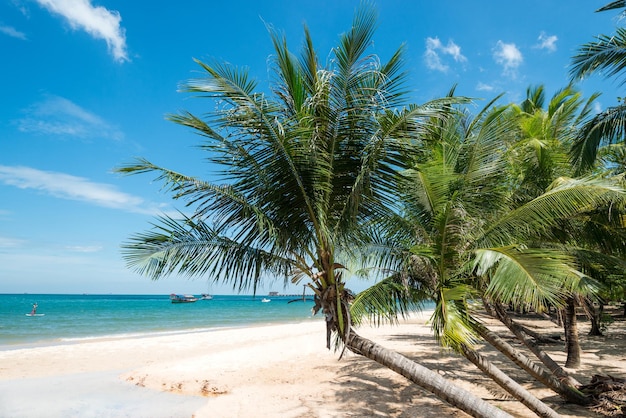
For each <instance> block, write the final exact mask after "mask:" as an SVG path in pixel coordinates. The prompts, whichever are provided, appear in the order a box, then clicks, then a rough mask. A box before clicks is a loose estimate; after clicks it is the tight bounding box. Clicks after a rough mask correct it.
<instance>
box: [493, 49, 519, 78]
mask: <svg viewBox="0 0 626 418" xmlns="http://www.w3.org/2000/svg"><path fill="white" fill-rule="evenodd" d="M493 59H494V60H495V61H496V63H498V64H500V65H502V67H503V69H504V73H505V74H509V75H515V70H516V69H517V67H519V66H520V65H521V64H522V62H524V57H523V56H522V53H521V52H520V50H519V49H517V46H515V44H507V43H505V42H502V41H498V43H497V44H496V47H495V48H494V50H493Z"/></svg>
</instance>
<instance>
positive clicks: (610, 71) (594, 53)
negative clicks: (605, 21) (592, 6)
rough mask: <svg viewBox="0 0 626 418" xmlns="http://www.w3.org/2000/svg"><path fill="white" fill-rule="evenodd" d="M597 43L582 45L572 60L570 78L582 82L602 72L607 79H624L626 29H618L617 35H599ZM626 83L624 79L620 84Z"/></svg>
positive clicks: (625, 67)
mask: <svg viewBox="0 0 626 418" xmlns="http://www.w3.org/2000/svg"><path fill="white" fill-rule="evenodd" d="M596 40H597V41H596V42H590V43H586V44H584V45H582V46H581V47H580V48H579V49H578V54H577V55H575V56H574V57H573V58H572V66H571V69H570V77H571V78H572V80H580V79H583V78H585V77H586V76H588V75H590V74H592V73H596V72H602V73H603V74H602V75H603V76H604V77H606V78H610V77H615V76H619V77H620V78H621V77H622V74H624V69H626V28H617V29H616V32H615V35H613V36H608V35H599V36H597V37H596ZM624 82H626V78H625V79H623V80H622V81H621V82H620V84H623V83H624Z"/></svg>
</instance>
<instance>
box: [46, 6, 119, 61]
mask: <svg viewBox="0 0 626 418" xmlns="http://www.w3.org/2000/svg"><path fill="white" fill-rule="evenodd" d="M37 2H38V3H39V4H41V5H42V6H44V7H45V8H46V9H48V10H49V11H50V12H51V13H55V14H58V15H61V16H63V17H64V18H65V19H66V20H67V21H68V23H69V24H70V26H71V27H72V29H82V30H84V31H85V32H87V33H88V34H90V35H91V36H93V37H94V38H97V39H103V40H104V41H105V42H106V43H107V46H108V48H109V52H110V53H111V54H112V55H113V57H114V58H115V60H116V61H119V62H123V61H128V53H127V52H126V31H125V30H124V28H122V27H121V26H120V22H121V21H122V17H121V16H120V14H119V12H117V11H115V10H113V11H110V10H107V9H106V8H104V7H102V6H93V5H92V4H91V0H37Z"/></svg>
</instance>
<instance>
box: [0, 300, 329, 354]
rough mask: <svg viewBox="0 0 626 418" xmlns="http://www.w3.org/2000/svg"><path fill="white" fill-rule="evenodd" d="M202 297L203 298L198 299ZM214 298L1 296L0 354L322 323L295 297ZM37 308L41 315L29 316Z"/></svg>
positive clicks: (309, 307)
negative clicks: (80, 343) (92, 342)
mask: <svg viewBox="0 0 626 418" xmlns="http://www.w3.org/2000/svg"><path fill="white" fill-rule="evenodd" d="M197 296H199V295H197ZM262 298H263V297H262V296H257V297H253V296H231V295H228V296H222V295H214V297H213V299H212V300H198V301H197V302H194V303H178V304H174V303H171V302H170V300H169V295H34V294H19V295H17V294H16V295H12V294H0V349H2V348H11V347H13V346H16V345H27V344H46V343H55V342H68V341H74V340H80V339H90V338H101V337H108V336H111V337H119V336H125V335H127V336H135V335H143V334H154V333H172V332H181V331H185V332H187V331H189V330H207V329H213V328H224V327H240V326H249V325H261V324H270V323H284V322H298V321H307V320H317V319H320V317H319V316H317V317H312V314H311V308H312V307H313V302H312V301H310V300H307V301H306V302H302V300H301V298H300V300H299V301H298V302H294V303H288V302H289V301H291V300H294V299H296V297H286V296H280V297H271V298H270V299H271V302H267V303H264V302H262V301H261V300H262ZM33 303H37V304H38V305H39V307H38V309H37V313H40V314H44V316H37V317H31V316H26V314H27V313H29V312H30V310H31V308H32V305H33Z"/></svg>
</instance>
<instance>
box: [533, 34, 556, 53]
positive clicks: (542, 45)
mask: <svg viewBox="0 0 626 418" xmlns="http://www.w3.org/2000/svg"><path fill="white" fill-rule="evenodd" d="M558 40H559V38H557V36H556V35H548V34H547V33H545V32H541V33H540V34H539V37H538V38H537V41H538V43H537V44H536V45H535V48H539V49H545V50H547V51H548V52H554V51H556V41H558Z"/></svg>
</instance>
